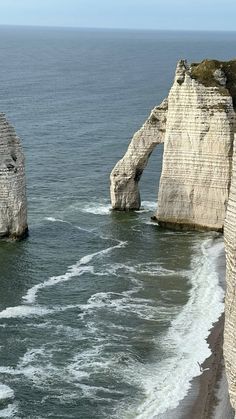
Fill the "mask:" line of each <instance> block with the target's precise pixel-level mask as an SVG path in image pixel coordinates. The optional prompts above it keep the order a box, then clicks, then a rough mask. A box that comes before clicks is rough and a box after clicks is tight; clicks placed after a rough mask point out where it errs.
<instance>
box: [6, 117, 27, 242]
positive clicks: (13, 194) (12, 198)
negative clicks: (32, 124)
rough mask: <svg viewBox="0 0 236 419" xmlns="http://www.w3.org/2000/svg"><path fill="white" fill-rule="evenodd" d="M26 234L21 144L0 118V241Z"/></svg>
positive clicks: (24, 187)
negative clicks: (0, 239)
mask: <svg viewBox="0 0 236 419" xmlns="http://www.w3.org/2000/svg"><path fill="white" fill-rule="evenodd" d="M27 231H28V227H27V204H26V184H25V164H24V156H23V153H22V149H21V144H20V140H19V138H18V137H17V135H16V133H15V131H14V128H13V127H12V126H11V125H10V124H9V123H8V121H7V120H6V118H5V115H4V114H2V113H1V114H0V238H12V239H20V238H23V237H24V236H25V235H26V234H27Z"/></svg>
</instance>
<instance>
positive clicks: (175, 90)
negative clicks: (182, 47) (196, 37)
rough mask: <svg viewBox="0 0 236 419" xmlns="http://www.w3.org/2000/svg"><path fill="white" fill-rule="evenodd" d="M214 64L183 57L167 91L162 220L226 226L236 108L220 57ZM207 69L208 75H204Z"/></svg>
mask: <svg viewBox="0 0 236 419" xmlns="http://www.w3.org/2000/svg"><path fill="white" fill-rule="evenodd" d="M213 64H214V65H213V66H212V61H208V62H207V61H206V62H203V63H201V64H200V65H193V66H192V67H190V68H189V66H188V64H187V63H186V62H185V61H180V62H179V63H178V66H177V70H176V76H175V80H174V84H173V87H172V88H171V90H170V93H169V96H168V113H167V123H166V133H165V140H164V142H165V147H164V155H163V167H162V174H161V179H160V186H159V193H158V212H157V216H156V218H157V220H158V222H159V224H160V225H161V226H166V227H172V228H173V227H174V228H187V229H212V230H222V228H223V223H224V218H225V210H226V205H227V200H228V193H229V184H230V169H231V160H232V147H233V125H234V109H233V101H232V97H231V95H230V94H229V91H228V89H227V88H226V75H225V73H224V71H223V69H222V68H218V66H220V63H219V64H218V62H213ZM201 66H202V67H203V69H202V71H203V72H202V73H201V72H200V70H201ZM199 67H200V68H199ZM211 67H212V68H211ZM206 71H208V73H209V74H208V77H209V78H208V79H204V78H203V79H201V76H202V74H203V75H204V77H205V75H206ZM223 84H224V87H222V85H223Z"/></svg>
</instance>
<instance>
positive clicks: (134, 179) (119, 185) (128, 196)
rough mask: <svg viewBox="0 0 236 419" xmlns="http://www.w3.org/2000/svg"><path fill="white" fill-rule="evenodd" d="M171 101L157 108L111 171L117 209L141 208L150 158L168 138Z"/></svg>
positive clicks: (112, 198) (112, 188) (115, 207)
mask: <svg viewBox="0 0 236 419" xmlns="http://www.w3.org/2000/svg"><path fill="white" fill-rule="evenodd" d="M167 109H168V102H167V100H166V99H165V100H164V101H163V102H162V103H161V105H159V106H157V107H155V108H154V109H153V111H152V112H151V114H150V116H149V118H148V119H147V121H146V122H145V124H144V125H143V126H142V128H141V129H140V130H139V131H138V132H136V134H134V137H133V139H132V141H131V143H130V145H129V147H128V150H127V152H126V154H125V155H124V157H123V158H122V159H121V160H120V161H118V163H117V164H116V166H115V167H114V169H113V170H112V172H111V176H110V180H111V203H112V208H113V209H116V210H120V211H122V210H126V211H129V210H137V209H139V208H140V194H139V187H138V182H139V180H140V178H141V175H142V173H143V170H144V168H145V167H146V165H147V162H148V159H149V157H150V155H151V153H152V151H153V150H154V148H155V147H156V145H157V144H160V143H162V142H163V140H164V136H165V128H166V114H167Z"/></svg>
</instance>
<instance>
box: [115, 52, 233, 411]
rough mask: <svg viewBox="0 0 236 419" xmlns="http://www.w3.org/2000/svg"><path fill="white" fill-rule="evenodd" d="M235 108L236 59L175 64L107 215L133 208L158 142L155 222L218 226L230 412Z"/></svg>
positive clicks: (121, 170)
mask: <svg viewBox="0 0 236 419" xmlns="http://www.w3.org/2000/svg"><path fill="white" fill-rule="evenodd" d="M167 102H168V108H167ZM235 108H236V60H234V61H229V62H220V61H216V60H205V61H203V62H202V63H199V64H192V65H190V66H188V64H187V62H186V61H180V62H179V63H178V65H177V70H176V75H175V80H174V84H173V87H172V88H171V90H170V93H169V96H168V99H167V100H166V101H164V103H163V104H162V106H161V107H158V108H155V110H154V115H155V119H152V114H151V118H149V119H148V121H147V122H146V123H145V124H144V126H143V127H142V128H141V130H140V131H138V133H137V134H135V136H134V138H133V140H132V142H131V144H130V146H129V148H128V151H127V153H126V154H125V156H124V157H123V159H122V160H120V162H118V163H117V165H116V167H115V168H114V169H113V171H112V174H111V198H112V206H113V208H114V209H122V210H126V209H128V210H130V209H133V208H135V209H137V208H139V206H140V198H139V192H138V180H139V178H140V176H141V174H142V171H143V169H144V167H145V166H146V164H147V161H148V157H149V154H150V152H151V151H152V150H153V148H154V147H155V145H156V144H158V143H160V142H162V141H164V154H163V167H162V174H161V179H160V185H159V194H158V211H157V214H156V218H157V221H158V223H159V224H160V225H161V226H164V227H171V228H188V229H211V230H223V226H224V235H225V249H226V267H227V291H226V300H225V332H224V358H225V365H226V373H227V378H228V384H229V393H230V400H231V404H232V406H233V408H234V409H235V410H236V137H235V134H234V133H235ZM153 124H154V126H153ZM232 160H233V162H232ZM229 191H230V193H229ZM226 208H227V215H226V219H225V213H226ZM224 220H225V221H224ZM235 418H236V416H235Z"/></svg>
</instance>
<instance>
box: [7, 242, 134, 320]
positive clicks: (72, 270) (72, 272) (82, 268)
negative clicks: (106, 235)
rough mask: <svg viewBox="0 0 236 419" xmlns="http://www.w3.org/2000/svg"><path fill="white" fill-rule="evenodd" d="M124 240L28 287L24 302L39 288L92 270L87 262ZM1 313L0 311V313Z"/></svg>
mask: <svg viewBox="0 0 236 419" xmlns="http://www.w3.org/2000/svg"><path fill="white" fill-rule="evenodd" d="M126 244H127V243H126V242H121V241H120V242H119V243H118V244H117V245H115V246H111V247H108V248H106V249H103V250H100V251H98V252H95V253H91V254H89V255H86V256H83V257H82V258H81V259H80V260H79V261H78V262H77V263H75V264H74V265H72V266H70V267H69V268H68V270H67V272H65V273H64V274H62V275H58V276H52V277H51V278H49V279H48V280H46V281H44V282H42V283H40V284H37V285H34V286H33V287H32V288H30V289H29V290H28V291H27V293H26V295H24V296H23V297H22V298H23V300H24V301H25V302H27V303H28V304H33V303H34V302H35V300H36V296H37V293H38V291H39V290H41V289H43V288H46V287H52V286H54V285H57V284H59V283H62V282H66V281H69V280H70V279H71V278H73V277H75V276H81V275H83V274H84V273H87V272H91V273H92V272H93V266H87V265H88V263H89V262H91V261H92V260H93V259H94V258H96V257H99V258H101V257H103V256H105V255H106V254H108V253H110V252H111V251H113V250H114V249H119V248H122V247H124V246H125V245H126ZM0 315H1V313H0Z"/></svg>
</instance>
